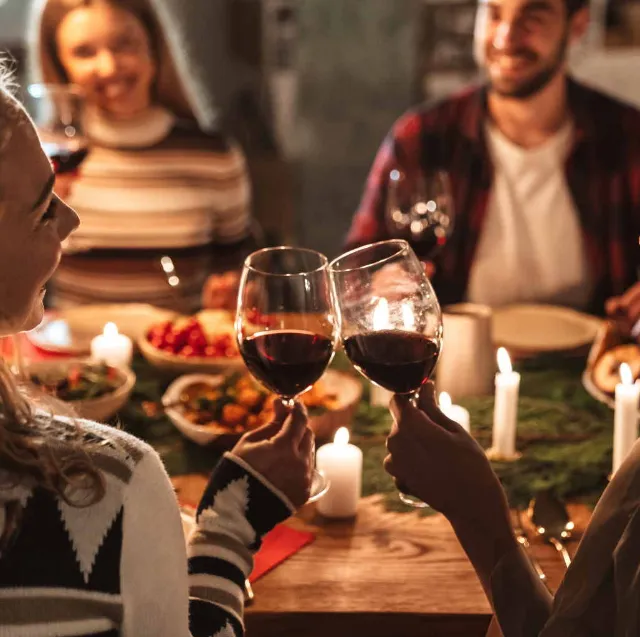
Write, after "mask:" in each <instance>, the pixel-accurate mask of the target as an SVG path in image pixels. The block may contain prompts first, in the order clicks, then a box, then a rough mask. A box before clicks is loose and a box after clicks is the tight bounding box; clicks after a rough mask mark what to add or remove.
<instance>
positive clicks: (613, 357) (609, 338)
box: [582, 322, 640, 408]
mask: <svg viewBox="0 0 640 637" xmlns="http://www.w3.org/2000/svg"><path fill="white" fill-rule="evenodd" d="M623 363H626V364H627V365H628V366H629V369H630V370H631V375H632V377H633V381H634V382H635V381H637V380H638V379H640V345H639V344H638V343H633V342H631V341H629V340H628V339H627V338H625V337H624V335H623V334H621V333H620V331H619V330H618V329H617V328H616V326H615V324H614V323H613V322H606V323H605V324H604V325H603V326H602V328H601V329H600V331H599V332H598V334H597V336H596V339H595V341H594V343H593V346H592V348H591V351H590V353H589V358H588V360H587V366H586V369H585V371H584V373H583V375H582V383H583V385H584V387H585V389H586V390H587V391H588V392H589V393H590V394H591V395H592V396H593V397H594V398H595V399H596V400H599V401H600V402H603V403H605V404H607V405H609V406H610V407H612V408H613V407H614V406H615V392H616V385H618V383H620V382H621V376H620V366H621V365H622V364H623Z"/></svg>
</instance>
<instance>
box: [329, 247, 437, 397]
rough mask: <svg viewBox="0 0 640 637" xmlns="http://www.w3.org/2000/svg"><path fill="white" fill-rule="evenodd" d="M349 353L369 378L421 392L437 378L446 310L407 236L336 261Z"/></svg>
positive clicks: (334, 270)
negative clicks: (407, 240)
mask: <svg viewBox="0 0 640 637" xmlns="http://www.w3.org/2000/svg"><path fill="white" fill-rule="evenodd" d="M330 274H331V279H332V283H333V290H334V294H335V297H336V308H337V312H338V315H339V323H340V329H341V338H342V343H343V346H344V350H345V353H346V354H347V356H348V357H349V359H350V360H351V362H352V363H353V364H354V365H355V367H356V368H357V369H358V370H359V371H360V372H361V373H362V374H363V375H364V376H366V377H367V378H369V380H371V381H372V382H374V383H376V384H377V385H380V386H381V387H384V388H385V389H387V390H389V391H392V392H394V393H396V394H411V395H415V394H416V392H418V391H419V390H420V387H421V386H422V385H423V384H424V383H425V382H426V381H427V380H429V379H430V378H431V376H432V374H433V370H434V368H435V365H436V362H437V360H438V355H439V353H440V347H441V344H442V313H441V310H440V305H439V303H438V299H437V297H436V295H435V293H434V291H433V288H432V287H431V283H430V282H429V279H428V278H427V277H426V275H425V273H424V269H423V267H422V265H421V263H420V261H419V260H418V258H417V257H416V255H415V254H414V252H413V251H412V249H411V247H410V246H409V245H408V243H407V242H406V241H403V240H390V241H382V242H379V243H375V244H372V245H369V246H364V247H362V248H357V249H356V250H352V251H351V252H348V253H346V254H344V255H342V256H341V257H338V258H337V259H335V260H334V261H332V263H331V265H330Z"/></svg>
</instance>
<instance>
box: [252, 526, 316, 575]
mask: <svg viewBox="0 0 640 637" xmlns="http://www.w3.org/2000/svg"><path fill="white" fill-rule="evenodd" d="M315 537H316V536H315V535H314V534H313V533H307V532H304V531H296V530H295V529H292V528H291V527H289V526H287V525H286V524H278V526H276V527H275V528H274V529H273V530H272V531H269V533H267V534H266V535H265V536H264V539H263V540H262V546H261V547H260V550H259V551H258V552H257V553H256V555H255V557H254V563H253V571H251V575H250V576H249V581H250V582H251V583H252V584H253V582H255V581H256V580H257V579H259V578H260V577H262V576H263V575H265V574H266V573H268V572H269V571H270V570H271V569H272V568H274V567H276V566H277V565H278V564H280V563H282V562H284V561H285V560H286V559H287V558H289V557H291V556H292V555H295V554H296V553H297V552H298V551H299V550H300V549H302V548H304V547H305V546H307V544H311V542H313V540H314V539H315Z"/></svg>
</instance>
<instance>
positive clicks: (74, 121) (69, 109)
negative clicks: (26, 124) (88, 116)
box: [25, 84, 89, 175]
mask: <svg viewBox="0 0 640 637" xmlns="http://www.w3.org/2000/svg"><path fill="white" fill-rule="evenodd" d="M27 92H28V94H27V96H26V98H25V101H26V106H27V109H28V111H29V114H30V115H31V117H32V118H33V121H34V123H35V125H36V128H37V129H38V134H39V135H40V141H41V143H42V148H43V150H44V152H45V153H46V155H47V157H49V159H50V160H51V165H52V166H53V170H54V172H55V173H56V175H69V174H73V173H75V172H76V171H77V170H78V168H79V166H80V164H81V163H82V162H83V161H84V159H85V158H86V156H87V154H88V152H89V146H88V142H87V137H86V136H85V134H84V129H83V125H82V120H83V109H84V100H83V97H82V94H81V93H80V92H79V91H78V89H77V88H75V87H73V86H72V85H66V84H31V85H30V86H29V88H28V91H27Z"/></svg>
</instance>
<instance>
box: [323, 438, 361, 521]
mask: <svg viewBox="0 0 640 637" xmlns="http://www.w3.org/2000/svg"><path fill="white" fill-rule="evenodd" d="M316 466H317V467H318V469H319V470H320V471H322V472H323V473H324V475H325V476H326V477H327V480H328V481H329V489H328V491H327V493H326V494H325V495H324V496H323V497H322V498H320V500H318V505H317V508H318V513H320V514H322V515H324V516H325V517H327V518H352V517H353V516H354V515H355V514H356V509H357V507H358V500H359V499H360V495H361V494H362V451H360V449H358V447H356V446H355V445H351V444H349V430H348V429H347V428H346V427H341V428H340V429H338V431H336V435H335V436H334V439H333V442H332V443H329V444H326V445H323V446H322V447H320V448H319V449H318V451H317V452H316Z"/></svg>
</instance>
